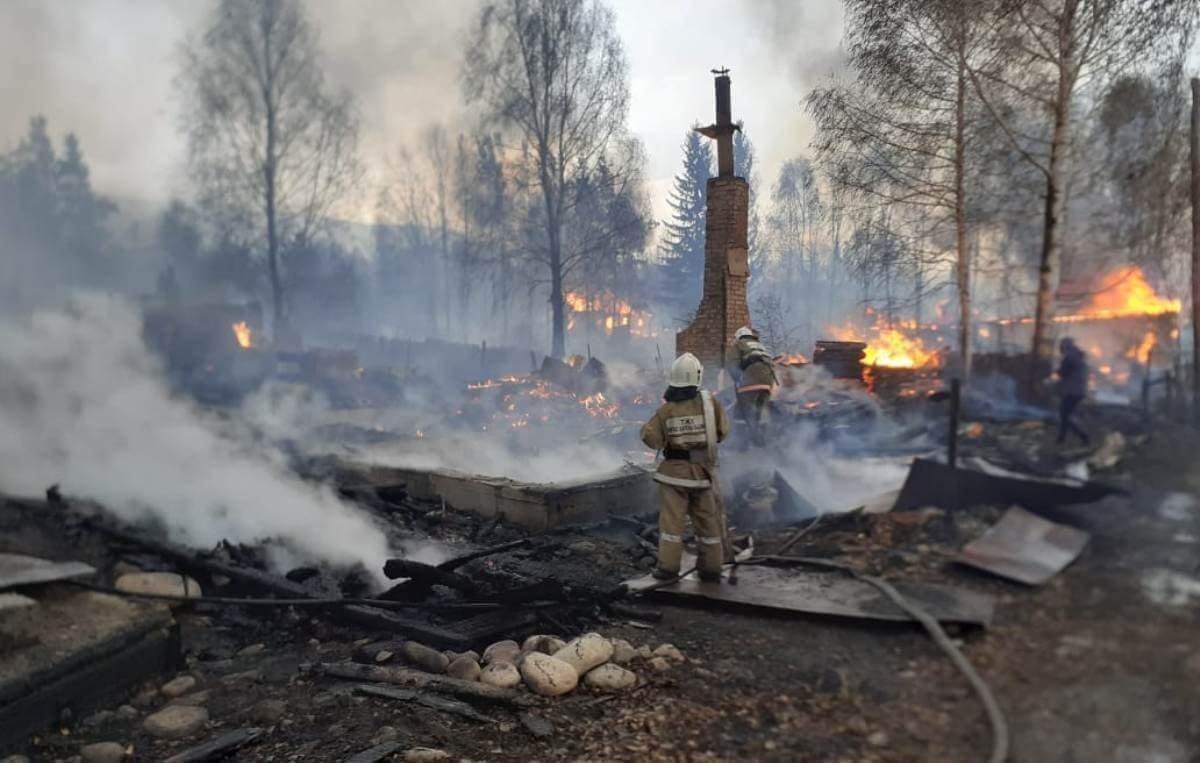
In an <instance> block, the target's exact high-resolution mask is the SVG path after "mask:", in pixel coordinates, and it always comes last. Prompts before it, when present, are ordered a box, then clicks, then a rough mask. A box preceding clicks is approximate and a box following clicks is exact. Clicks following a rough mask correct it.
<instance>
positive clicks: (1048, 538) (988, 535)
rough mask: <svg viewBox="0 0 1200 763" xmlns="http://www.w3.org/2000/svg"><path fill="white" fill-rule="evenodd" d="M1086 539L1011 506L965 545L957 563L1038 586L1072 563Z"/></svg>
mask: <svg viewBox="0 0 1200 763" xmlns="http://www.w3.org/2000/svg"><path fill="white" fill-rule="evenodd" d="M1090 537H1091V535H1090V534H1089V533H1087V532H1085V531H1083V530H1078V529H1076V528H1074V527H1068V526H1067V525H1060V524H1057V523H1055V522H1051V521H1049V520H1047V519H1042V518H1041V517H1039V516H1037V515H1036V514H1031V513H1029V512H1028V511H1025V510H1024V509H1022V508H1020V507H1017V506H1014V507H1012V508H1011V509H1009V510H1008V511H1006V512H1005V513H1004V516H1002V517H1000V521H999V522H997V523H996V524H994V525H992V526H991V527H990V528H988V530H987V532H985V533H984V534H983V535H981V536H980V537H979V538H978V539H976V540H973V541H971V542H970V543H968V544H967V545H966V546H965V547H964V548H963V550H962V553H961V555H960V556H959V558H958V561H959V562H961V563H962V564H966V565H969V566H971V567H976V568H978V569H981V570H986V571H987V572H991V573H992V574H994V575H999V576H1000V577H1002V578H1008V579H1009V580H1016V581H1017V582H1020V583H1026V584H1028V585H1041V584H1042V583H1045V582H1046V581H1047V580H1049V579H1050V578H1052V577H1054V576H1055V575H1057V574H1058V573H1060V572H1062V571H1063V570H1064V569H1066V567H1067V565H1069V564H1070V563H1071V562H1073V561H1075V559H1077V558H1078V557H1079V554H1080V553H1081V552H1082V551H1083V547H1084V546H1086V545H1087V542H1088V539H1089V538H1090Z"/></svg>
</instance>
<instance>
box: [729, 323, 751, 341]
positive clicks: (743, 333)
mask: <svg viewBox="0 0 1200 763" xmlns="http://www.w3.org/2000/svg"><path fill="white" fill-rule="evenodd" d="M748 336H754V329H752V328H750V327H749V326H742V327H741V328H740V329H738V330H737V331H735V332H734V333H733V338H734V339H745V338H746V337H748Z"/></svg>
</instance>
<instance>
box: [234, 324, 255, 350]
mask: <svg viewBox="0 0 1200 763" xmlns="http://www.w3.org/2000/svg"><path fill="white" fill-rule="evenodd" d="M233 336H234V337H235V338H236V339H237V343H238V346H239V347H241V348H242V349H244V350H248V349H250V348H251V347H253V346H254V332H252V331H251V330H250V327H249V326H247V325H246V322H245V321H238V322H237V323H235V324H233Z"/></svg>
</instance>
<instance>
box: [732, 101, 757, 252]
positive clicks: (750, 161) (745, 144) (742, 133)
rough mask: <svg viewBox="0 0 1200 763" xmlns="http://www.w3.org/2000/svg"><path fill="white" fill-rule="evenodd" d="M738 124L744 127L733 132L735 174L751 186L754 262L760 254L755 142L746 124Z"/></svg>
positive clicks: (750, 228) (749, 234)
mask: <svg viewBox="0 0 1200 763" xmlns="http://www.w3.org/2000/svg"><path fill="white" fill-rule="evenodd" d="M738 126H739V127H741V128H742V129H740V130H738V131H737V132H735V133H734V134H733V174H735V175H737V176H738V177H740V178H743V179H745V181H746V185H748V186H749V188H750V194H749V200H748V202H747V213H746V224H747V228H748V230H747V239H746V248H747V249H748V250H749V253H750V257H751V260H752V263H754V262H758V261H759V257H758V255H759V254H760V253H759V251H758V206H757V202H758V194H757V193H755V186H757V185H758V177H757V176H756V175H755V174H754V144H753V143H752V142H751V141H750V139H749V138H748V137H746V128H745V125H743V124H742V123H741V122H739V123H738Z"/></svg>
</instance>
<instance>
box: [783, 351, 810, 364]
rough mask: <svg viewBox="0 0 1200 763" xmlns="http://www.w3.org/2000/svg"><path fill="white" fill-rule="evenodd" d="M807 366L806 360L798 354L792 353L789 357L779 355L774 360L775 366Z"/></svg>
mask: <svg viewBox="0 0 1200 763" xmlns="http://www.w3.org/2000/svg"><path fill="white" fill-rule="evenodd" d="M807 364H808V358H806V357H804V356H803V355H801V354H800V353H798V352H793V353H792V354H791V355H780V356H779V357H777V358H775V365H777V366H803V365H807Z"/></svg>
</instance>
